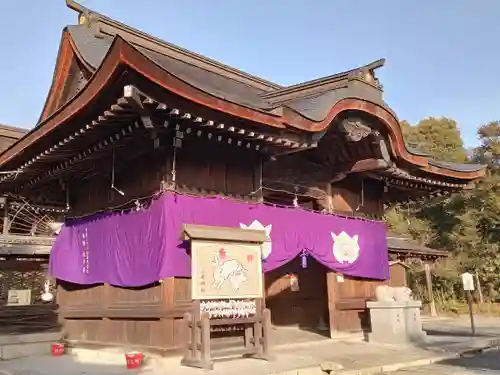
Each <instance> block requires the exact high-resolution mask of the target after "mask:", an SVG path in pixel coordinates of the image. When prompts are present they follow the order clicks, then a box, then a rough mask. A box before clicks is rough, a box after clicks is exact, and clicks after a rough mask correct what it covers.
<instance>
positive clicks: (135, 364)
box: [125, 352, 144, 370]
mask: <svg viewBox="0 0 500 375" xmlns="http://www.w3.org/2000/svg"><path fill="white" fill-rule="evenodd" d="M125 360H126V361H127V369H129V370H137V369H139V368H140V367H141V366H142V361H143V360H144V356H143V355H142V353H139V352H132V353H126V354H125Z"/></svg>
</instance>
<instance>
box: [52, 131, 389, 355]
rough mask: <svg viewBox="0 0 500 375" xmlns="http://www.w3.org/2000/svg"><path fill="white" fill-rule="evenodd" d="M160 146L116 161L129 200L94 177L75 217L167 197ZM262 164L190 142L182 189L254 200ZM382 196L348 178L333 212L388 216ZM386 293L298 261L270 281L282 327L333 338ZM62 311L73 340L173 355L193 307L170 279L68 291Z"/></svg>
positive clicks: (180, 165)
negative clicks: (323, 329)
mask: <svg viewBox="0 0 500 375" xmlns="http://www.w3.org/2000/svg"><path fill="white" fill-rule="evenodd" d="M169 142H171V139H170V141H169ZM151 143H152V142H149V145H148V146H143V148H142V150H143V152H142V154H139V155H137V156H136V157H135V158H133V159H132V160H125V157H126V155H124V154H123V157H119V158H117V165H116V180H115V185H116V186H117V187H118V188H119V189H121V190H123V191H125V192H126V195H125V197H122V196H121V195H119V194H117V193H116V192H113V191H112V190H111V189H110V184H111V179H110V173H108V174H104V175H101V176H92V177H90V178H88V179H86V180H84V181H83V182H80V183H79V185H78V187H77V189H76V191H73V193H72V197H71V198H72V203H71V205H72V209H73V211H72V214H73V215H83V214H88V213H91V212H95V211H98V210H101V209H106V208H107V207H110V206H115V205H118V204H121V203H124V202H125V201H130V200H131V199H135V198H139V197H144V196H147V195H150V194H153V193H154V192H156V191H158V190H159V188H160V185H161V182H162V181H167V182H168V181H171V177H172V174H171V172H172V165H173V150H172V148H171V147H170V146H160V147H158V148H156V149H153V147H152V145H151ZM161 144H162V145H168V144H171V143H168V142H162V143H161ZM137 149H140V148H137ZM131 150H132V149H131ZM131 150H128V152H129V153H130V152H131ZM260 160H261V159H260V156H259V155H258V154H256V153H254V152H251V151H250V150H247V149H242V148H236V147H233V146H230V145H227V144H222V143H215V142H213V141H212V142H206V141H202V140H200V139H199V138H196V137H194V138H193V137H189V140H184V141H183V144H182V147H181V148H180V149H178V150H177V152H176V157H175V170H176V174H175V175H176V184H177V186H178V187H179V188H188V189H190V188H192V189H196V190H197V192H198V193H201V194H234V195H241V196H248V195H249V194H250V193H251V192H253V191H256V190H257V189H258V187H259V183H260V173H259V168H260ZM102 162H103V163H104V162H105V163H109V164H110V165H109V171H111V163H110V159H109V158H108V159H106V160H103V161H102ZM382 189H383V187H382V186H381V185H380V184H377V183H376V182H375V181H372V180H365V181H364V185H363V183H362V179H361V178H360V177H359V176H349V177H348V178H346V179H345V180H343V181H341V182H338V183H335V184H333V185H332V197H331V200H332V203H333V208H334V211H335V212H339V213H347V214H353V213H355V212H361V213H368V214H376V215H380V214H381V213H382V208H381V204H380V203H379V200H380V196H381V194H382ZM73 190H75V189H73ZM362 191H363V193H362ZM313 203H315V202H313ZM315 204H316V203H315ZM315 204H313V205H312V206H315ZM394 272H395V275H396V274H397V272H396V271H394ZM292 274H293V275H297V276H298V280H299V289H300V290H299V291H297V292H292V291H291V288H290V275H292ZM395 277H396V276H395ZM398 282H399V281H398ZM381 284H383V282H381V281H375V280H362V279H358V278H352V277H347V276H342V275H338V274H336V273H335V272H333V271H330V270H328V269H326V268H325V267H324V266H322V265H321V264H319V263H318V262H316V261H314V259H312V258H311V257H309V258H308V266H307V267H306V268H302V267H301V265H300V260H299V259H295V260H294V261H292V262H290V263H289V264H286V265H284V266H283V267H281V268H279V269H277V270H274V271H272V272H270V273H268V274H266V275H265V285H266V295H267V299H266V305H267V306H268V307H269V308H270V309H271V311H272V321H273V323H274V324H275V325H298V326H299V327H303V328H305V329H312V330H314V328H315V327H317V325H318V323H319V321H320V317H323V319H324V321H325V322H326V323H329V325H330V329H331V331H335V330H338V331H359V330H360V329H367V328H368V327H367V325H369V321H368V316H367V312H366V309H365V303H366V301H367V300H370V299H373V298H374V295H375V288H376V287H377V286H378V285H381ZM58 302H59V304H60V306H61V308H60V313H61V317H63V318H64V320H65V330H66V333H67V335H68V339H70V340H75V341H79V342H81V341H84V342H94V343H100V345H103V344H109V345H113V344H120V345H133V346H136V347H137V346H139V347H146V348H162V350H168V351H172V350H177V349H179V348H180V345H181V344H182V342H183V332H182V329H181V325H180V323H181V318H182V316H183V314H184V313H185V312H187V311H189V308H190V306H191V297H190V280H189V279H174V278H170V279H165V280H163V281H162V283H159V284H155V285H150V286H145V287H142V288H120V287H116V286H111V285H90V286H76V285H73V284H69V283H63V282H62V283H61V284H60V286H59V291H58Z"/></svg>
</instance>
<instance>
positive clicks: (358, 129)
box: [340, 118, 372, 142]
mask: <svg viewBox="0 0 500 375" xmlns="http://www.w3.org/2000/svg"><path fill="white" fill-rule="evenodd" d="M340 128H341V130H342V131H343V132H344V133H345V135H346V138H347V139H348V140H349V141H351V142H359V141H361V140H362V139H364V138H366V137H368V136H369V135H370V134H372V128H370V127H369V126H368V125H365V124H364V123H363V121H362V120H359V119H351V118H346V119H344V120H343V121H342V122H341V123H340Z"/></svg>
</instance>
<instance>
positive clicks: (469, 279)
mask: <svg viewBox="0 0 500 375" xmlns="http://www.w3.org/2000/svg"><path fill="white" fill-rule="evenodd" d="M460 276H461V277H462V286H463V288H464V290H470V291H472V290H474V276H473V275H472V274H471V273H469V272H465V273H463V274H462V275H460Z"/></svg>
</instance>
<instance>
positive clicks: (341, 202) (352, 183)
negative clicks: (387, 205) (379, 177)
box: [332, 175, 383, 215]
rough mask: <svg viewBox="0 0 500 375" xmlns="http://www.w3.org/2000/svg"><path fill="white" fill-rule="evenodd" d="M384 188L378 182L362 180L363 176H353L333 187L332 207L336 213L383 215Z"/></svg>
mask: <svg viewBox="0 0 500 375" xmlns="http://www.w3.org/2000/svg"><path fill="white" fill-rule="evenodd" d="M382 192H383V186H381V184H379V183H378V181H375V180H371V179H366V178H365V179H362V178H361V176H356V175H351V176H348V177H347V178H346V179H345V180H343V181H340V182H337V183H334V184H333V185H332V205H333V210H334V212H339V213H342V212H344V213H355V212H359V213H365V214H369V215H382V214H383V207H382V204H381V203H380V198H381V196H382Z"/></svg>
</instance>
